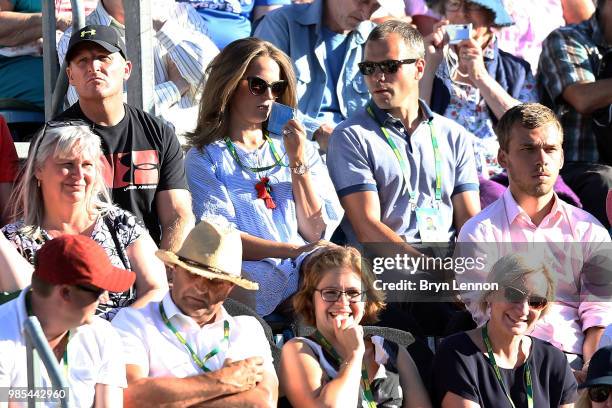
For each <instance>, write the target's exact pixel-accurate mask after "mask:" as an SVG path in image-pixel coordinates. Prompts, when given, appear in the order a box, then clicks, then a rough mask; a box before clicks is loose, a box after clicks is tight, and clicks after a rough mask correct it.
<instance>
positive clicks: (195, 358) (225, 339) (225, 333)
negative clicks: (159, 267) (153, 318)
mask: <svg viewBox="0 0 612 408" xmlns="http://www.w3.org/2000/svg"><path fill="white" fill-rule="evenodd" d="M159 314H160V315H161V317H162V320H163V321H164V323H165V324H166V326H167V327H168V328H169V329H170V331H171V332H172V333H174V335H175V336H176V338H177V339H178V341H180V342H181V344H182V345H183V346H185V348H186V349H187V351H189V354H191V358H192V359H193V361H194V362H195V363H196V364H197V365H198V367H200V369H201V370H202V371H204V372H205V373H208V372H210V371H211V370H210V369H209V368H208V367H206V362H207V361H208V360H210V359H211V358H213V357H214V356H216V355H217V354H218V353H219V351H221V348H220V347H219V346H217V347H215V348H213V349H212V350H210V351H209V352H208V354H206V355H205V356H204V359H203V360H202V359H200V357H198V355H197V354H196V352H195V351H194V350H193V349H192V348H191V346H190V345H189V343H187V340H185V338H184V337H183V336H182V335H181V333H179V332H178V330H176V328H175V327H174V326H173V325H172V323H170V320H169V319H168V316H166V311H165V310H164V305H163V304H162V302H159ZM229 331H230V327H229V322H228V321H227V320H224V321H223V339H222V340H221V342H225V343H228V342H229Z"/></svg>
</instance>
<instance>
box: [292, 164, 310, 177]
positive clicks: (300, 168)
mask: <svg viewBox="0 0 612 408" xmlns="http://www.w3.org/2000/svg"><path fill="white" fill-rule="evenodd" d="M289 170H291V172H292V173H293V174H297V175H298V176H303V175H304V174H306V172H307V171H308V167H307V166H306V165H305V164H304V163H302V162H300V161H298V162H296V163H295V166H292V167H289Z"/></svg>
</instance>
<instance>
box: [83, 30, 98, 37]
mask: <svg viewBox="0 0 612 408" xmlns="http://www.w3.org/2000/svg"><path fill="white" fill-rule="evenodd" d="M87 34H89V36H90V37H92V36H94V35H96V30H93V29H92V30H89V31H81V38H83V37H85V36H86V35H87Z"/></svg>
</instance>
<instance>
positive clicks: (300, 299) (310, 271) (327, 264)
mask: <svg viewBox="0 0 612 408" xmlns="http://www.w3.org/2000/svg"><path fill="white" fill-rule="evenodd" d="M342 267H345V268H350V269H351V270H352V271H353V272H355V273H356V274H357V275H359V277H360V279H361V283H362V285H363V288H364V294H365V303H366V305H365V312H364V316H363V319H362V322H364V323H374V322H376V321H377V320H378V313H379V312H380V311H381V310H382V309H383V308H384V307H385V302H384V300H385V295H384V293H383V292H381V291H380V290H377V289H375V288H374V274H373V273H372V268H371V267H370V264H369V261H368V260H367V259H365V258H363V257H362V256H361V254H360V253H359V251H358V250H357V249H355V248H353V247H341V246H329V247H325V248H323V249H321V250H319V251H318V252H315V253H314V254H312V255H311V257H310V259H308V260H307V261H306V263H305V265H304V266H303V267H302V272H303V282H302V284H301V287H300V289H299V290H298V292H297V293H296V294H295V296H294V297H293V307H294V308H295V312H296V314H297V315H298V316H300V317H301V318H302V319H303V321H304V323H306V324H308V325H310V326H315V325H316V321H315V312H314V303H313V296H314V293H315V289H316V288H317V285H318V284H319V282H320V281H321V279H322V278H323V276H324V275H325V273H327V272H328V271H329V270H330V269H334V268H342Z"/></svg>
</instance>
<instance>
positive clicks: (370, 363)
mask: <svg viewBox="0 0 612 408" xmlns="http://www.w3.org/2000/svg"><path fill="white" fill-rule="evenodd" d="M293 304H294V306H295V311H296V314H297V315H298V316H299V317H300V318H301V319H303V321H304V323H306V324H308V325H310V326H313V327H314V328H315V329H316V330H315V332H314V334H312V335H311V336H308V337H295V338H293V339H291V340H289V341H288V342H287V343H286V344H285V346H284V347H283V351H282V355H281V368H280V370H281V371H280V375H279V381H280V386H281V389H282V390H283V391H284V393H285V395H286V396H287V398H288V399H289V401H290V402H291V404H292V405H293V406H294V407H311V406H334V407H338V406H342V407H363V408H371V407H400V406H401V407H404V408H405V407H430V406H431V404H430V402H429V398H428V396H427V392H426V391H425V387H424V386H423V383H422V381H421V378H420V377H419V373H418V371H417V368H416V366H415V365H414V362H413V361H412V358H411V357H410V355H409V354H408V352H407V351H406V350H405V349H404V348H402V347H399V346H398V345H397V344H395V343H393V342H390V341H388V340H385V339H383V338H382V337H379V336H372V337H366V338H364V334H363V327H362V326H361V324H362V323H372V322H375V321H376V320H377V315H378V312H379V311H380V310H382V308H383V307H384V306H385V304H384V294H383V293H382V292H380V291H378V290H377V289H375V288H374V276H373V274H372V272H371V270H370V268H369V267H368V265H367V262H366V261H365V260H363V259H362V258H361V255H360V254H359V252H358V251H357V250H356V249H355V248H352V247H339V246H335V245H334V246H330V247H327V248H323V249H320V250H318V251H317V252H315V253H314V254H313V255H312V256H311V257H310V258H309V259H308V260H307V261H306V265H305V267H304V280H303V282H302V284H301V287H300V290H299V292H298V293H297V294H296V295H295V297H294V299H293Z"/></svg>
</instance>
